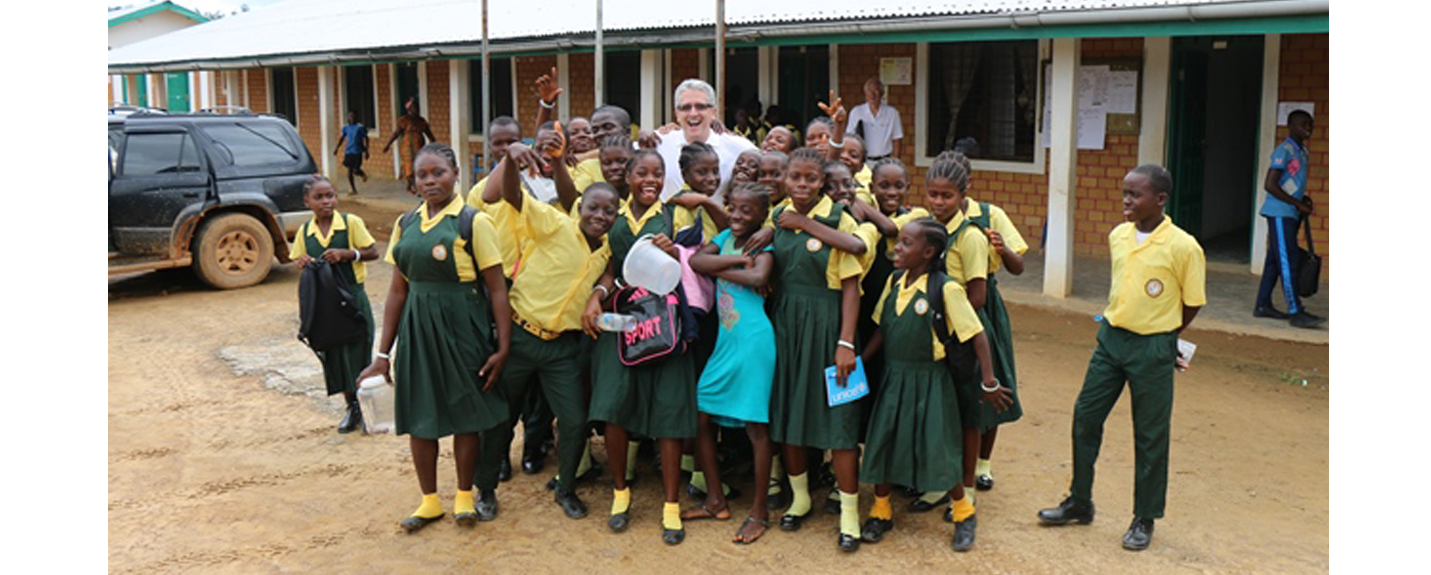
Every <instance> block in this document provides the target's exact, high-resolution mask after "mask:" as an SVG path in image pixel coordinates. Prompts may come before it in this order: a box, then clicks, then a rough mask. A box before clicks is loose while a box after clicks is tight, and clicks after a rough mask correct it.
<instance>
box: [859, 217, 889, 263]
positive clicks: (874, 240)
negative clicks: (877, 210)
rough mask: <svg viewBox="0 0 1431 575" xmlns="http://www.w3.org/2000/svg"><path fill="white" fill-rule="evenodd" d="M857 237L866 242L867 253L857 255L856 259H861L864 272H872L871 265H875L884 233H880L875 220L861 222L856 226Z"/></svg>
mask: <svg viewBox="0 0 1431 575" xmlns="http://www.w3.org/2000/svg"><path fill="white" fill-rule="evenodd" d="M855 237H857V238H859V239H860V241H862V242H864V243H865V255H862V256H856V257H855V259H857V260H859V262H860V268H862V269H863V270H864V272H863V273H866V274H867V273H870V266H873V265H874V262H875V257H876V256H877V255H878V254H879V248H880V239H882V238H884V234H882V233H880V231H879V228H878V227H876V226H875V225H874V223H873V222H861V223H860V224H859V225H858V226H856V227H855Z"/></svg>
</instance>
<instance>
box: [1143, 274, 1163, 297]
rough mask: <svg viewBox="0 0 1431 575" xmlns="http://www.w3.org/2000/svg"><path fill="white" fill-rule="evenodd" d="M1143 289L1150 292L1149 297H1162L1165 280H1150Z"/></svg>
mask: <svg viewBox="0 0 1431 575" xmlns="http://www.w3.org/2000/svg"><path fill="white" fill-rule="evenodd" d="M1143 289H1144V290H1146V291H1147V292H1148V297H1158V296H1160V295H1163V280H1160V279H1158V278H1153V279H1150V280H1148V283H1147V284H1146V285H1144V286H1143Z"/></svg>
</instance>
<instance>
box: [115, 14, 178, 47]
mask: <svg viewBox="0 0 1431 575" xmlns="http://www.w3.org/2000/svg"><path fill="white" fill-rule="evenodd" d="M198 24H199V23H198V22H195V21H193V20H190V19H188V18H185V17H183V16H180V15H178V14H175V13H174V12H170V11H167V10H166V11H161V12H155V13H153V14H150V15H148V16H144V17H141V18H137V19H134V20H130V21H128V22H124V23H122V24H119V25H118V26H110V27H109V49H110V50H113V49H115V48H119V47H121V46H127V45H129V44H133V43H135V42H139V41H141V40H148V39H150V38H153V37H155V36H162V35H164V34H168V33H170V32H173V31H175V30H179V29H182V28H188V27H189V26H196V25H198Z"/></svg>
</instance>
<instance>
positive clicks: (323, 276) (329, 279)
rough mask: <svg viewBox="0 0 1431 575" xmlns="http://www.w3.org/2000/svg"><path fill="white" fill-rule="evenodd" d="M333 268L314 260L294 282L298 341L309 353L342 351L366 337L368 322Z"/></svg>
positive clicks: (347, 286) (341, 277)
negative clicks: (310, 351)
mask: <svg viewBox="0 0 1431 575" xmlns="http://www.w3.org/2000/svg"><path fill="white" fill-rule="evenodd" d="M334 265H335V264H330V263H328V261H327V260H323V259H315V260H313V261H311V262H308V265H306V266H304V267H303V275H302V276H300V277H299V278H298V314H299V318H300V325H299V327H298V339H299V341H302V342H303V343H304V344H307V345H308V347H310V348H312V349H313V351H328V350H330V349H336V348H339V347H343V346H345V345H349V344H352V343H356V342H359V341H362V340H363V338H365V337H367V335H368V320H367V319H366V318H364V317H363V314H362V312H360V311H358V300H357V298H356V297H354V296H353V285H352V284H349V283H348V279H347V278H346V277H344V276H343V274H340V273H338V270H337V269H335V267H334Z"/></svg>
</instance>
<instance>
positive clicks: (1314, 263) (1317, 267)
mask: <svg viewBox="0 0 1431 575" xmlns="http://www.w3.org/2000/svg"><path fill="white" fill-rule="evenodd" d="M1302 229H1304V230H1306V232H1307V249H1305V250H1302V261H1301V263H1300V265H1299V266H1298V267H1297V295H1299V296H1302V297H1312V296H1314V295H1317V290H1318V289H1319V288H1320V287H1321V283H1322V256H1319V255H1317V244H1316V243H1314V242H1312V220H1311V219H1310V218H1308V217H1306V216H1302Z"/></svg>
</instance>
